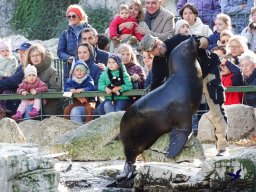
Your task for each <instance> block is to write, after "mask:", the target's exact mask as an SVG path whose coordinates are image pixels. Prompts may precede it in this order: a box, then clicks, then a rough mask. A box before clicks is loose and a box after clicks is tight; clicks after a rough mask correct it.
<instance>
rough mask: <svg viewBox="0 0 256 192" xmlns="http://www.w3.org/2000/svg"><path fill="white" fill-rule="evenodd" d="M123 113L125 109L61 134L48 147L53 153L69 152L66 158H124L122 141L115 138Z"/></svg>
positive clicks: (82, 159) (85, 159) (86, 159)
mask: <svg viewBox="0 0 256 192" xmlns="http://www.w3.org/2000/svg"><path fill="white" fill-rule="evenodd" d="M123 114H124V111H121V112H114V113H108V114H106V115H103V116H102V117H100V118H98V119H96V120H93V121H90V122H89V123H87V124H84V125H82V126H80V127H78V128H76V129H74V130H72V131H70V132H68V133H66V134H64V135H63V136H60V137H59V138H58V139H57V140H56V142H55V143H54V144H52V145H51V146H50V147H48V148H47V149H48V150H49V151H50V152H51V153H61V152H67V153H68V156H66V157H64V158H67V159H72V160H79V161H89V160H94V161H96V160H110V159H120V158H123V148H122V145H121V142H120V141H117V140H115V138H117V136H118V135H119V124H120V120H121V117H122V116H123ZM120 155H121V156H122V157H120Z"/></svg>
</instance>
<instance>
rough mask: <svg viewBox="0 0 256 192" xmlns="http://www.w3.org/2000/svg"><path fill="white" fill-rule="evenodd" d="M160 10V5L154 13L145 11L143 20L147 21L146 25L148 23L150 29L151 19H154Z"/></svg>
mask: <svg viewBox="0 0 256 192" xmlns="http://www.w3.org/2000/svg"><path fill="white" fill-rule="evenodd" d="M160 11H161V7H160V9H158V10H157V11H156V12H155V13H153V14H149V13H148V12H146V14H145V22H146V23H147V25H148V27H149V29H150V30H151V24H152V20H153V19H155V18H156V17H157V16H158V14H159V13H160Z"/></svg>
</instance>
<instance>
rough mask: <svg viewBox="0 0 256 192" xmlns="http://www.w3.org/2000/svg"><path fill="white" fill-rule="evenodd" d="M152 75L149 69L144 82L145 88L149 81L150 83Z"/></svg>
mask: <svg viewBox="0 0 256 192" xmlns="http://www.w3.org/2000/svg"><path fill="white" fill-rule="evenodd" d="M152 76H153V74H152V71H151V70H150V71H149V72H148V75H147V77H146V80H145V83H144V89H147V88H148V87H149V86H150V85H151V83H152Z"/></svg>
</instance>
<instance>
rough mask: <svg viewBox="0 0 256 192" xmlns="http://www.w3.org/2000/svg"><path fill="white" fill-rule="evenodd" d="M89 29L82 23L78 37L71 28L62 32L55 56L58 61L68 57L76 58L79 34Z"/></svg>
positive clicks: (79, 40) (87, 25) (79, 39)
mask: <svg viewBox="0 0 256 192" xmlns="http://www.w3.org/2000/svg"><path fill="white" fill-rule="evenodd" d="M89 27H91V26H90V25H89V24H87V23H84V24H83V26H82V27H81V31H80V33H79V35H78V37H77V36H76V34H75V32H74V30H73V28H72V27H71V26H69V28H68V29H67V30H65V31H63V32H62V34H61V36H60V38H59V43H58V50H57V55H58V57H59V58H60V59H63V60H67V59H68V58H69V57H70V56H74V57H75V56H76V53H77V46H78V44H79V43H80V42H81V32H82V31H83V29H85V28H89Z"/></svg>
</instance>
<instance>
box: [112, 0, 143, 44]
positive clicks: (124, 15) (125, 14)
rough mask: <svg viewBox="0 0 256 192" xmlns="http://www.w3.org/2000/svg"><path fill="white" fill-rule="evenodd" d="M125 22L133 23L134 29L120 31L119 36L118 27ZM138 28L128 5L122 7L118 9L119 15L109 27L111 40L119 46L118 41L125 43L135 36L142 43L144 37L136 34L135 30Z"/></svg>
mask: <svg viewBox="0 0 256 192" xmlns="http://www.w3.org/2000/svg"><path fill="white" fill-rule="evenodd" d="M125 22H133V23H134V25H133V28H132V29H128V28H124V29H123V30H121V31H120V34H118V33H117V32H118V30H119V29H118V27H119V25H120V24H122V23H125ZM137 26H138V24H137V23H136V19H135V18H134V17H131V16H130V15H129V7H128V6H127V5H124V4H122V5H120V6H119V9H118V15H117V16H116V17H115V18H114V20H112V21H111V23H110V26H109V33H110V39H111V40H113V41H114V44H115V45H117V44H118V41H123V40H125V39H127V38H128V37H130V36H131V35H134V36H135V37H136V38H137V40H138V41H140V40H141V39H142V37H143V35H142V34H140V33H136V32H135V28H136V27H137Z"/></svg>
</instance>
